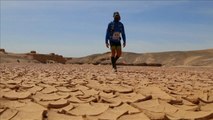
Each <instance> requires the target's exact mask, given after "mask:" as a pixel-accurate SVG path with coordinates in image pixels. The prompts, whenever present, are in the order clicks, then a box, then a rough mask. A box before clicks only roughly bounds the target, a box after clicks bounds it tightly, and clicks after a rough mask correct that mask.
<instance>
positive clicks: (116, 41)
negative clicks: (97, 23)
mask: <svg viewBox="0 0 213 120" xmlns="http://www.w3.org/2000/svg"><path fill="white" fill-rule="evenodd" d="M113 17H114V21H112V22H110V23H109V24H108V27H107V32H106V39H105V43H106V47H107V48H109V45H110V49H111V62H112V68H113V71H114V72H117V67H116V61H117V60H118V59H119V57H120V56H121V54H122V50H121V48H122V47H121V36H122V39H123V47H125V46H126V35H125V30H124V25H123V24H122V23H121V22H120V19H121V17H120V14H119V12H114V14H113Z"/></svg>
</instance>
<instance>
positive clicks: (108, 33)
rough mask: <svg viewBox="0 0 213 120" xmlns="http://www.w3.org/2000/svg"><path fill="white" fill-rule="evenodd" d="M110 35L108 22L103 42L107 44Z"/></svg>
mask: <svg viewBox="0 0 213 120" xmlns="http://www.w3.org/2000/svg"><path fill="white" fill-rule="evenodd" d="M109 37H110V24H108V27H107V30H106V37H105V43H106V44H108V40H109Z"/></svg>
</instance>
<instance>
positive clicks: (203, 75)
mask: <svg viewBox="0 0 213 120" xmlns="http://www.w3.org/2000/svg"><path fill="white" fill-rule="evenodd" d="M0 72H1V75H0V77H1V81H0V90H1V91H0V120H154V119H160V120H178V119H189V120H194V119H197V120H208V119H213V74H212V73H213V68H204V67H158V68H156V67H136V66H134V67H133V66H119V68H118V72H117V73H113V72H112V71H111V66H108V65H103V66H102V65H100V66H99V65H96V66H95V65H63V64H30V63H29V64H24V63H23V64H21V63H20V64H18V63H17V64H16V63H13V64H11V63H10V64H9V63H8V64H6V63H5V64H0Z"/></svg>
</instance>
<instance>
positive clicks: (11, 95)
mask: <svg viewBox="0 0 213 120" xmlns="http://www.w3.org/2000/svg"><path fill="white" fill-rule="evenodd" d="M30 96H31V93H30V92H15V91H11V92H7V93H5V94H4V95H3V97H4V98H6V99H8V100H17V99H27V98H30Z"/></svg>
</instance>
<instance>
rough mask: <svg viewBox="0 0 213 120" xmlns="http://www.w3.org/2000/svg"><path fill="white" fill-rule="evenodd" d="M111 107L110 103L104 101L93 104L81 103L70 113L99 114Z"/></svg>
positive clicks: (77, 114)
mask: <svg viewBox="0 0 213 120" xmlns="http://www.w3.org/2000/svg"><path fill="white" fill-rule="evenodd" d="M108 108H109V105H106V104H103V103H93V104H89V103H86V104H80V105H79V106H78V107H76V108H74V109H73V110H71V111H69V112H68V113H69V114H71V115H76V116H79V115H83V116H84V115H99V114H101V113H103V112H104V111H106V110H107V109H108Z"/></svg>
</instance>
